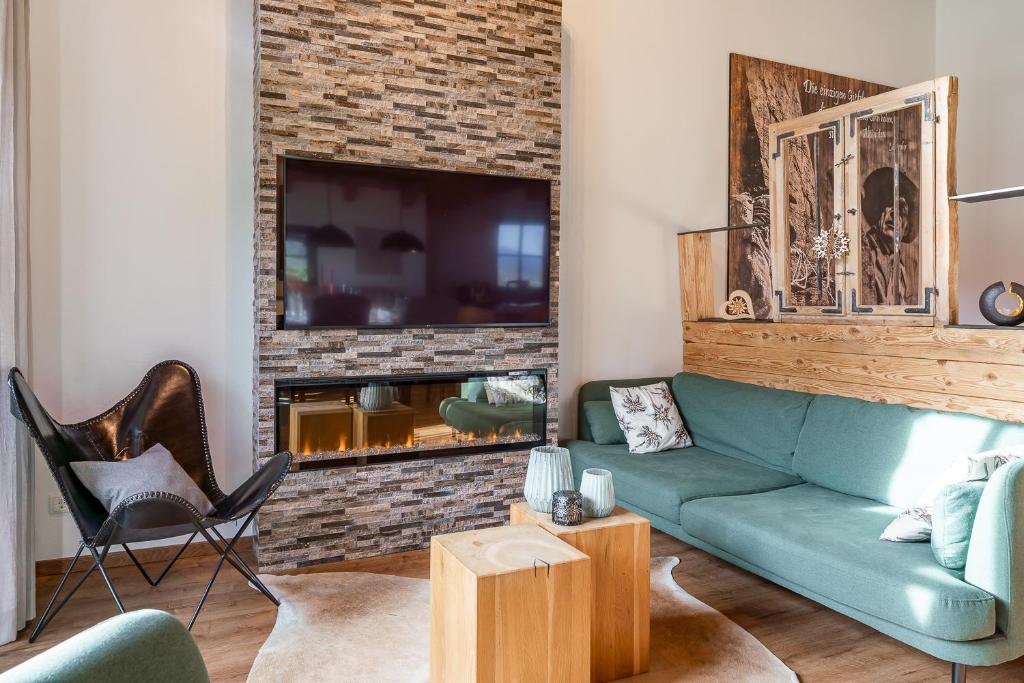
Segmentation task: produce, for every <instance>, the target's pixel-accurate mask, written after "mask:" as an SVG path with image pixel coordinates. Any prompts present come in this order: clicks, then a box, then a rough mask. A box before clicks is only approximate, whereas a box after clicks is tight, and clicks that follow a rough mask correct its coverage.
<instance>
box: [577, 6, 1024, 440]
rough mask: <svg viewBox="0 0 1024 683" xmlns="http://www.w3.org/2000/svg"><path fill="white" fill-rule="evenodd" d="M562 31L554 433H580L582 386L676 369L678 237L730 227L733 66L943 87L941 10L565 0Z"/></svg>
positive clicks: (678, 352)
mask: <svg viewBox="0 0 1024 683" xmlns="http://www.w3.org/2000/svg"><path fill="white" fill-rule="evenodd" d="M954 2H955V0H954ZM1008 2H1012V0H1008ZM563 25H564V30H563V60H562V63H563V71H564V73H563V78H564V83H563V125H562V135H563V138H562V139H563V167H562V174H563V175H562V177H563V183H564V188H563V194H562V199H563V207H562V209H563V210H562V245H561V258H562V299H561V306H560V310H561V330H560V337H561V342H560V346H561V349H560V351H561V352H560V381H561V409H560V427H561V430H560V431H561V433H562V435H563V436H572V435H575V433H576V427H575V422H576V420H575V400H574V392H575V389H576V388H577V387H578V386H579V385H580V384H581V383H582V382H584V381H587V380H589V379H600V378H620V377H639V376H647V375H658V374H671V373H674V372H677V371H678V370H679V369H680V367H681V365H682V325H681V320H680V313H679V291H678V284H677V283H678V279H677V278H678V266H677V262H676V246H675V235H676V233H677V232H680V231H682V230H689V229H695V228H701V227H713V226H717V225H724V224H725V221H726V196H727V164H728V157H727V144H728V105H729V84H728V81H729V53H730V52H738V53H742V54H746V55H751V56H755V57H763V58H767V59H773V60H776V61H780V62H786V63H789V64H796V65H799V66H806V67H811V68H815V69H820V70H822V71H827V72H831V73H837V74H842V75H849V76H853V77H857V78H862V79H865V80H869V81H875V82H879V83H886V84H891V85H894V86H900V85H908V84H911V83H914V82H916V81H922V80H926V79H928V78H931V77H932V76H933V75H934V61H935V49H934V37H935V11H934V4H933V2H932V0H905V1H903V2H892V1H891V0H861V1H860V2H858V3H856V4H855V5H851V4H850V3H848V2H840V1H838V0H836V1H829V2H824V1H820V0H774V1H773V2H764V1H763V0H729V1H728V2H707V0H642V1H637V0H564V6H563Z"/></svg>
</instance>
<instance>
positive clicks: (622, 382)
mask: <svg viewBox="0 0 1024 683" xmlns="http://www.w3.org/2000/svg"><path fill="white" fill-rule="evenodd" d="M671 381H672V380H671V378H669V377H641V378H639V379H611V380H595V381H593V382H586V383H584V384H583V386H581V387H580V391H579V395H578V396H577V397H576V401H577V403H578V412H577V415H576V417H577V422H576V430H577V432H578V434H579V438H580V439H582V440H583V441H593V440H594V435H593V434H591V433H590V426H589V425H588V424H587V417H586V415H585V414H584V412H583V411H584V406H585V405H586V404H587V401H611V400H612V399H611V395H610V394H609V392H608V389H609V388H611V387H642V386H644V385H646V384H654V383H656V382H671Z"/></svg>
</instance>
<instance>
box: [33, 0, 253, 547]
mask: <svg viewBox="0 0 1024 683" xmlns="http://www.w3.org/2000/svg"><path fill="white" fill-rule="evenodd" d="M30 10H31V36H30V39H31V45H30V50H31V88H32V103H31V104H32V112H31V120H30V125H31V159H30V163H31V172H32V175H31V198H30V211H31V221H32V231H31V239H30V249H31V292H30V296H31V316H32V319H31V339H32V344H31V354H32V358H31V362H32V372H31V378H30V379H31V382H32V384H33V386H34V387H35V389H36V390H37V392H38V393H39V395H40V397H41V399H42V401H43V402H44V405H46V406H47V407H48V408H49V409H50V411H51V412H52V413H53V414H54V415H55V416H56V417H57V418H58V419H61V420H62V421H77V420H80V419H83V418H86V417H90V416H92V415H94V414H96V413H98V412H100V411H102V410H104V409H105V408H107V407H109V406H110V405H111V404H113V403H114V402H116V401H117V400H118V399H120V398H121V397H122V396H124V395H125V394H126V393H128V392H129V391H130V390H131V389H132V388H133V387H134V386H135V385H136V384H137V383H138V381H139V380H140V379H141V378H142V376H143V374H145V372H146V370H147V369H148V368H149V367H150V366H151V365H153V364H154V363H156V362H158V361H160V360H162V359H165V358H180V359H182V360H185V361H187V362H189V363H191V364H192V365H193V366H195V367H196V369H197V370H198V371H199V373H200V377H201V378H202V381H203V393H204V396H205V399H206V410H207V419H208V422H209V431H210V444H211V448H212V450H213V453H214V464H215V468H216V471H217V475H218V479H219V480H220V482H221V485H222V487H224V488H226V489H229V490H230V488H233V487H234V486H236V485H238V484H239V483H241V481H242V480H243V479H244V478H245V477H246V476H248V474H249V473H250V472H251V467H252V465H251V462H252V461H251V453H252V445H251V444H252V402H251V398H250V396H251V386H252V370H251V368H252V250H253V248H252V225H253V199H252V187H253V167H252V164H253V161H252V68H253V50H252V14H251V12H252V3H251V2H250V1H248V0H224V1H221V2H214V1H211V0H187V1H186V0H175V2H166V1H164V0H90V1H89V2H78V1H77V0H63V1H62V0H33V2H32V3H31V7H30ZM36 482H37V483H36V507H37V510H36V520H37V528H36V548H37V557H38V558H40V559H43V558H52V557H61V556H68V555H71V554H73V552H74V550H75V548H76V547H77V542H78V541H77V533H76V531H75V529H74V524H73V522H72V521H71V520H70V518H69V517H67V516H66V515H65V516H53V515H51V514H49V512H48V510H47V500H48V498H49V497H50V496H51V495H53V494H55V493H56V486H55V485H54V483H53V481H52V478H51V477H50V475H49V473H48V471H47V470H46V468H45V465H44V464H43V463H42V461H40V462H39V464H38V466H37V478H36Z"/></svg>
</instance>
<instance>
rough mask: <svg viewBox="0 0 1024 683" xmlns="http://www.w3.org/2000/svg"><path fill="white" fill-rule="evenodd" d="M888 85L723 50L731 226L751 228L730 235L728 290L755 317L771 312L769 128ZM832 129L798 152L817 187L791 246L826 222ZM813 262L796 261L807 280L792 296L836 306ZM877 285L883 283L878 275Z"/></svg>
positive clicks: (829, 279) (827, 277)
mask: <svg viewBox="0 0 1024 683" xmlns="http://www.w3.org/2000/svg"><path fill="white" fill-rule="evenodd" d="M892 89H893V88H892V87H890V86H887V85H881V84H879V83H871V82H868V81H862V80H858V79H855V78H849V77H847V76H838V75H835V74H829V73H825V72H823V71H816V70H814V69H807V68H803V67H798V66H792V65H789V64H782V63H779V62H773V61H769V60H766V59H758V58H757V57H747V56H745V55H739V54H730V55H729V214H728V215H729V225H746V224H753V225H755V226H756V227H754V228H751V229H749V230H733V231H731V232H730V233H729V247H728V267H727V277H728V284H727V289H726V291H729V292H731V291H733V290H737V289H742V290H745V291H747V292H749V293H750V297H751V300H752V302H753V306H754V314H755V315H756V317H757V318H759V319H769V318H771V317H772V291H771V280H772V276H771V260H772V256H771V246H770V244H769V242H770V230H769V222H770V216H769V198H768V186H769V171H768V165H769V164H768V162H769V146H770V142H769V139H768V126H770V125H771V124H773V123H778V122H780V121H785V120H787V119H794V118H797V117H799V116H803V115H805V114H811V113H813V112H817V111H820V110H822V109H827V108H829V107H834V106H838V105H843V104H849V103H850V102H855V101H857V100H859V99H861V98H864V97H870V96H873V95H877V94H880V93H884V92H888V91H890V90H892ZM831 134H832V133H831V132H830V131H824V132H823V133H821V134H818V135H812V136H811V137H809V138H808V140H807V143H808V144H807V145H806V146H805V147H804V148H802V149H801V152H802V153H803V154H804V158H803V159H802V163H803V168H802V172H803V173H804V174H805V176H806V178H805V179H806V180H807V181H808V182H807V184H806V187H807V188H817V189H816V190H815V189H810V190H809V193H805V195H806V196H804V197H802V199H803V200H804V201H803V203H802V206H801V208H800V210H801V211H804V212H805V213H806V214H807V219H808V220H805V221H801V222H799V225H801V226H804V227H805V228H806V230H805V232H806V234H799V235H796V236H794V243H795V244H798V245H801V246H808V245H809V244H810V242H811V241H813V239H814V236H815V234H814V233H812V232H809V231H810V230H811V229H816V227H817V226H818V225H823V224H828V223H829V221H828V218H829V215H830V214H828V213H827V212H826V210H825V209H826V207H827V206H828V205H830V204H832V203H834V202H835V197H834V196H833V194H832V193H833V192H834V186H835V179H834V178H833V174H832V172H831V170H830V169H831V167H832V164H834V163H835V161H837V160H834V159H831V157H830V156H829V155H830V154H831V153H832V152H833V151H834V149H833V148H834V145H829V144H827V142H828V140H829V139H830V138H828V136H829V135H831ZM908 258H910V257H909V255H908ZM816 266H817V264H814V263H812V262H803V263H797V264H795V267H796V268H797V269H798V270H800V271H801V277H802V278H803V279H804V282H805V284H806V285H807V286H806V287H805V288H804V290H803V291H802V292H797V293H796V295H795V298H796V300H798V301H800V302H802V303H803V302H806V303H807V305H812V306H823V307H828V306H830V305H832V306H834V305H835V303H836V302H835V301H834V298H835V291H834V290H835V287H834V279H835V277H834V274H833V273H830V272H827V271H823V269H822V268H820V267H816ZM883 285H884V286H886V287H888V286H889V285H888V284H887V282H885V283H883V282H882V281H881V280H879V286H883Z"/></svg>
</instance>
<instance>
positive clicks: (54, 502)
mask: <svg viewBox="0 0 1024 683" xmlns="http://www.w3.org/2000/svg"><path fill="white" fill-rule="evenodd" d="M67 513H68V504H67V503H65V502H64V499H63V498H61V497H60V496H50V514H51V515H66V514H67Z"/></svg>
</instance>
